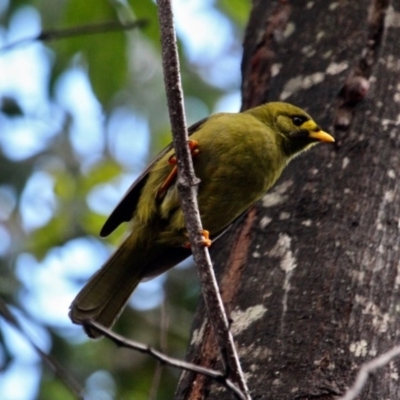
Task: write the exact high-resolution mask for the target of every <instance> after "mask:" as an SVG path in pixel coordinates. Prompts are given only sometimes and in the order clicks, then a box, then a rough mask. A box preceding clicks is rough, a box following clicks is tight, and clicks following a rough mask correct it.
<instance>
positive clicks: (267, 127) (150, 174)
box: [69, 102, 335, 338]
mask: <svg viewBox="0 0 400 400" xmlns="http://www.w3.org/2000/svg"><path fill="white" fill-rule="evenodd" d="M188 132H189V140H190V141H189V147H190V150H191V154H192V158H193V165H194V170H195V174H196V176H197V177H198V178H199V179H200V184H199V186H198V193H197V199H198V205H199V211H200V216H201V220H202V225H203V227H204V229H206V230H207V231H205V232H204V245H206V246H209V245H211V244H212V241H213V240H215V239H216V238H218V237H219V236H220V235H221V234H222V233H223V232H224V231H225V230H226V229H227V228H228V227H229V226H230V225H231V224H232V223H233V222H234V221H235V220H236V219H237V218H238V217H239V216H240V215H242V214H243V213H245V212H246V211H247V210H248V209H249V208H250V207H251V206H252V205H253V204H254V203H255V202H256V201H257V200H259V199H260V198H261V197H262V196H263V195H264V194H265V193H266V192H267V191H268V190H269V189H270V188H271V187H272V186H273V185H274V183H275V182H276V181H277V179H278V178H279V176H280V175H281V173H282V171H283V170H284V168H285V167H286V165H287V164H288V163H289V162H290V161H291V160H292V159H293V158H294V157H296V156H297V155H299V154H300V153H302V152H303V151H305V150H308V149H309V148H311V147H313V146H314V145H316V144H317V143H321V142H325V143H332V142H334V141H335V139H334V138H333V137H332V136H331V135H330V134H329V133H327V132H325V131H323V130H322V129H321V128H320V127H319V126H318V125H317V123H316V122H315V121H314V120H313V119H312V118H311V117H310V115H308V114H307V113H306V112H305V111H303V110H302V109H301V108H298V107H296V106H294V105H292V104H289V103H284V102H269V103H265V104H262V105H260V106H257V107H254V108H251V109H249V110H246V111H243V112H239V113H217V114H214V115H211V116H210V117H208V118H205V119H203V120H201V121H199V122H198V123H196V124H194V125H193V126H191V127H190V128H189V130H188ZM176 161H177V160H176V156H175V154H174V149H173V147H172V144H171V145H169V146H168V147H167V148H165V149H164V150H163V151H162V152H161V153H160V154H159V155H158V156H157V157H156V158H155V159H154V160H153V162H151V163H150V165H149V166H148V167H147V168H146V169H145V170H144V172H143V173H142V174H141V175H140V176H139V177H138V178H137V179H136V181H135V182H134V183H133V184H132V186H131V187H130V188H129V189H128V191H127V193H126V194H125V196H124V197H123V198H122V200H121V201H120V203H119V204H118V205H117V207H116V208H115V209H114V211H113V212H112V213H111V215H110V216H109V218H108V219H107V221H106V222H105V224H104V226H103V228H102V229H101V232H100V236H102V237H104V236H107V235H109V234H110V233H111V232H112V231H114V229H116V228H117V227H118V226H119V225H120V224H121V223H123V222H128V221H129V222H130V224H129V229H128V233H127V235H126V238H125V239H124V240H123V241H122V243H121V244H120V246H119V247H118V248H117V249H116V250H115V252H114V253H113V254H112V255H111V257H110V258H109V259H108V260H107V261H106V262H105V264H104V265H103V266H102V267H101V268H100V269H99V270H98V271H97V272H96V273H95V274H94V275H93V276H92V277H91V278H90V279H89V281H88V282H87V283H86V285H85V286H84V287H83V288H82V289H81V290H80V292H79V293H78V294H77V296H76V297H75V299H74V300H73V302H72V304H71V306H70V311H69V317H70V319H71V320H72V322H73V323H76V324H79V325H83V327H84V329H85V331H86V333H87V335H88V336H89V337H91V338H98V337H101V336H102V334H101V333H100V332H99V331H97V330H96V329H94V328H91V327H90V326H89V325H88V324H87V321H89V320H92V321H96V322H97V323H99V324H101V325H103V326H104V327H106V328H111V327H112V326H113V325H114V323H115V322H116V320H117V319H118V318H119V316H120V314H121V312H122V311H123V309H124V307H125V305H126V303H127V302H128V300H129V298H130V296H131V294H132V292H133V291H134V289H135V288H136V286H137V285H138V284H139V283H140V281H142V280H143V279H149V278H153V277H155V276H157V275H159V274H161V273H163V272H165V271H167V270H168V269H170V268H172V267H173V266H175V265H176V264H178V263H179V262H181V261H183V260H184V259H186V258H187V257H189V256H190V255H191V250H190V244H189V242H188V235H187V231H186V227H185V221H184V216H183V212H182V210H181V208H180V205H179V204H180V203H179V196H178V190H177V185H176V171H177V165H176Z"/></svg>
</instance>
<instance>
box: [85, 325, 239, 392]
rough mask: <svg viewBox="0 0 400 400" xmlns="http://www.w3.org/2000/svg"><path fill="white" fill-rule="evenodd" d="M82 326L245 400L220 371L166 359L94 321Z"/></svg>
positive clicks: (156, 351)
mask: <svg viewBox="0 0 400 400" xmlns="http://www.w3.org/2000/svg"><path fill="white" fill-rule="evenodd" d="M83 325H84V326H86V327H90V328H94V329H96V330H98V331H99V332H101V333H102V334H103V335H104V336H106V337H108V338H109V339H110V340H112V341H113V342H114V343H115V344H116V345H117V346H120V347H124V348H127V349H132V350H136V351H139V352H140V353H144V354H147V355H149V356H151V357H153V358H155V359H156V360H157V361H159V362H160V363H162V364H166V365H169V366H171V367H174V368H179V369H182V370H185V371H190V372H195V373H198V374H203V375H206V376H208V377H209V378H211V379H214V380H216V381H217V382H219V383H221V384H222V385H224V386H225V387H226V388H228V389H230V390H232V391H233V392H234V393H235V395H236V396H237V397H238V398H239V399H243V400H246V397H245V396H244V394H243V393H242V392H241V390H239V389H238V388H237V387H236V386H235V384H234V383H233V382H232V381H231V380H230V379H228V378H227V377H226V376H225V375H224V374H223V373H222V372H220V371H216V370H213V369H209V368H205V367H201V366H200V365H196V364H192V363H188V362H186V361H183V360H178V359H176V358H172V357H168V356H167V355H165V354H164V353H161V352H160V351H158V350H156V349H153V348H152V347H150V346H148V345H147V344H143V343H140V342H136V341H134V340H128V339H126V338H125V337H124V336H121V335H118V334H116V333H114V332H113V331H111V330H110V329H107V328H105V327H104V326H103V325H101V324H99V323H98V322H96V321H92V320H88V321H83Z"/></svg>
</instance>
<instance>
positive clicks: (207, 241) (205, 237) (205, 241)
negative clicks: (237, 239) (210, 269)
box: [182, 229, 212, 249]
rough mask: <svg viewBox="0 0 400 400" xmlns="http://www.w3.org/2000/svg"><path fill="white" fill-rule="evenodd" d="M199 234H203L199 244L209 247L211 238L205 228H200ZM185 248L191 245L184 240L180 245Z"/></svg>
mask: <svg viewBox="0 0 400 400" xmlns="http://www.w3.org/2000/svg"><path fill="white" fill-rule="evenodd" d="M201 234H202V235H203V239H202V240H201V244H202V245H203V246H204V247H210V246H211V245H212V240H211V239H210V232H208V231H206V230H204V229H203V230H202V231H201ZM182 246H183V247H184V248H185V249H190V248H191V247H192V245H191V244H190V242H185V243H184V244H183V245H182Z"/></svg>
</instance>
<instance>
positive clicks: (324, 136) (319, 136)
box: [308, 130, 335, 143]
mask: <svg viewBox="0 0 400 400" xmlns="http://www.w3.org/2000/svg"><path fill="white" fill-rule="evenodd" d="M308 136H309V137H310V138H312V139H315V140H318V141H320V142H325V143H333V142H334V141H335V139H334V138H333V137H332V136H331V135H330V134H329V133H326V132H324V131H321V130H319V131H316V132H315V131H311V132H310V133H309V135H308Z"/></svg>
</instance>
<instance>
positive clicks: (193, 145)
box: [157, 140, 200, 199]
mask: <svg viewBox="0 0 400 400" xmlns="http://www.w3.org/2000/svg"><path fill="white" fill-rule="evenodd" d="M189 150H190V154H191V155H192V157H193V156H196V155H197V154H199V153H200V150H199V144H198V142H197V140H189ZM168 164H171V165H173V167H172V171H171V172H170V173H169V175H168V176H167V177H166V178H165V181H164V182H163V183H162V184H161V186H160V187H159V189H158V191H157V198H158V199H159V198H161V197H162V196H163V195H164V194H165V193H166V191H167V190H168V189H169V188H170V187H171V185H172V183H173V182H174V180H175V178H176V176H177V174H178V167H177V159H176V156H175V154H174V155H172V156H171V157H170V158H169V159H168Z"/></svg>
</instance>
